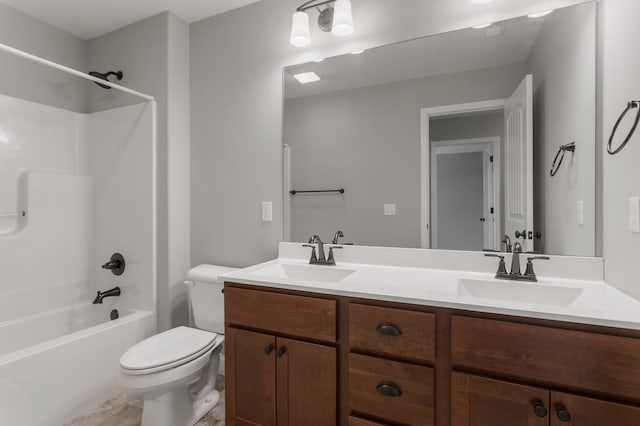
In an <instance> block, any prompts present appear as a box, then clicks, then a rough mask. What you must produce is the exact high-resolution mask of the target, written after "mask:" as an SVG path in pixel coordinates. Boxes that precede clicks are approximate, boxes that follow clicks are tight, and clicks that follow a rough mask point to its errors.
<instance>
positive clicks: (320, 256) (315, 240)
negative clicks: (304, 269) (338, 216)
mask: <svg viewBox="0 0 640 426" xmlns="http://www.w3.org/2000/svg"><path fill="white" fill-rule="evenodd" d="M338 232H340V231H338ZM338 232H336V235H338ZM340 233H341V234H342V232H340ZM334 240H335V238H334ZM315 244H317V245H318V252H317V255H316V246H315ZM325 244H326V243H325V242H323V241H322V240H321V239H320V237H319V236H317V235H314V236H312V237H311V238H309V244H303V245H302V246H303V247H311V258H310V259H309V264H311V265H330V266H335V264H336V261H335V259H334V257H333V250H334V249H341V248H342V246H339V245H332V246H331V247H330V248H329V257H326V258H325V254H324V245H325Z"/></svg>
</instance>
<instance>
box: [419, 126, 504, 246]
mask: <svg viewBox="0 0 640 426" xmlns="http://www.w3.org/2000/svg"><path fill="white" fill-rule="evenodd" d="M429 145H430V150H431V152H430V162H431V164H430V165H429V168H430V173H429V177H428V178H429V188H430V197H431V198H433V205H431V206H430V208H431V210H433V212H434V214H432V215H431V226H430V228H431V237H432V240H431V245H433V243H432V241H437V240H438V227H437V223H438V214H437V211H438V209H437V203H438V197H437V196H438V190H437V185H436V186H434V183H436V182H437V177H436V176H437V175H436V173H437V162H436V156H437V153H436V151H437V149H438V148H445V147H446V148H451V151H455V152H456V153H465V152H485V150H484V149H480V145H482V146H484V147H486V146H489V147H490V148H491V150H492V152H491V156H493V187H492V190H493V197H492V198H493V211H494V213H493V217H492V218H493V247H491V249H493V250H497V249H499V247H498V245H499V242H500V234H501V226H500V223H501V222H500V221H501V219H502V218H501V215H500V213H501V212H500V200H501V197H502V193H501V191H500V189H501V176H502V170H501V167H500V165H501V164H502V163H501V161H502V159H501V152H502V146H501V138H500V137H499V136H487V137H483V138H472V139H450V140H441V141H431V143H430V144H429ZM473 145H478V147H477V148H476V147H473ZM482 172H483V175H484V173H485V168H484V164H483V171H482ZM484 184H485V182H483V186H484ZM485 199H486V197H485ZM483 204H484V201H483ZM483 213H484V212H483ZM483 240H484V232H483ZM484 243H485V242H484V241H483V245H484ZM436 248H437V247H436Z"/></svg>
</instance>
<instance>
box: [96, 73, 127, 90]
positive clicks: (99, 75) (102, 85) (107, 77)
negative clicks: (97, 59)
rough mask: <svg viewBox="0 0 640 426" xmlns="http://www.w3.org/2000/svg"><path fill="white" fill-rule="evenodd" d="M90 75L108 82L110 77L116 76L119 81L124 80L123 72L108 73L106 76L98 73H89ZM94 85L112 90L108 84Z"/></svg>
mask: <svg viewBox="0 0 640 426" xmlns="http://www.w3.org/2000/svg"><path fill="white" fill-rule="evenodd" d="M89 75H90V76H93V77H97V78H101V79H102V80H107V81H109V76H110V75H115V76H116V79H117V80H122V71H117V72H116V71H108V72H106V73H104V74H103V73H101V72H98V71H89ZM94 83H96V84H97V85H98V86H100V87H102V88H103V89H111V86H108V85H106V84H101V83H98V82H97V81H94Z"/></svg>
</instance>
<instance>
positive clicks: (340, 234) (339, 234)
mask: <svg viewBox="0 0 640 426" xmlns="http://www.w3.org/2000/svg"><path fill="white" fill-rule="evenodd" d="M342 237H344V234H343V233H342V231H340V230H338V231H336V234H335V235H334V236H333V244H338V240H339V239H340V238H342Z"/></svg>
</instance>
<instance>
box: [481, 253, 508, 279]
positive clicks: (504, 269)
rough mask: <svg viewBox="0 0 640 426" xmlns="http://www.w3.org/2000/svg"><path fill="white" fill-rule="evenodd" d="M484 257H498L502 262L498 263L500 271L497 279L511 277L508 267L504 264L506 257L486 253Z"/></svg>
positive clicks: (497, 273)
mask: <svg viewBox="0 0 640 426" xmlns="http://www.w3.org/2000/svg"><path fill="white" fill-rule="evenodd" d="M484 255H485V256H486V257H497V258H499V259H500V261H499V262H498V271H497V272H496V278H499V277H506V276H508V275H509V274H507V265H506V264H505V263H504V256H502V255H499V254H493V253H485V254H484Z"/></svg>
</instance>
